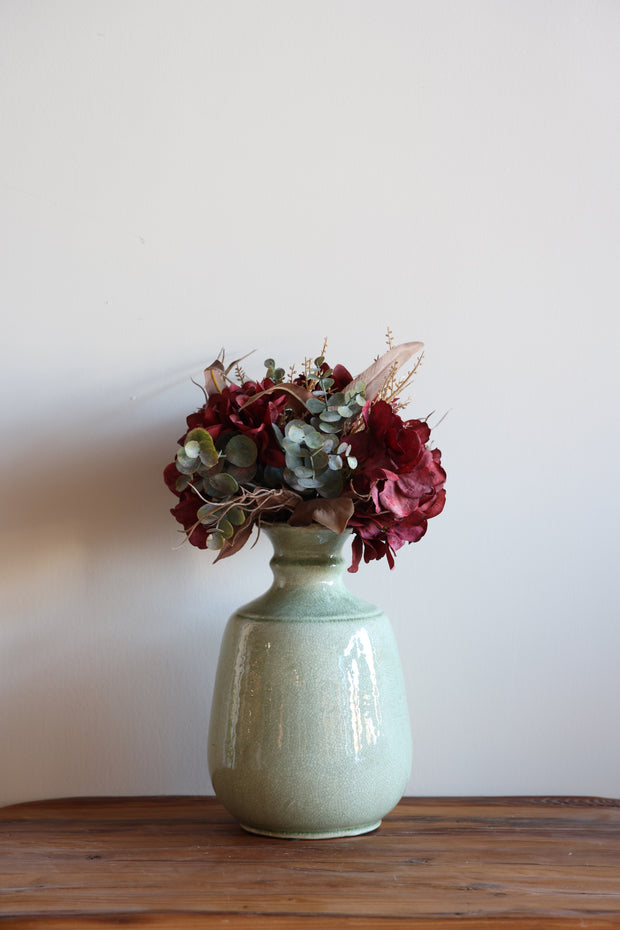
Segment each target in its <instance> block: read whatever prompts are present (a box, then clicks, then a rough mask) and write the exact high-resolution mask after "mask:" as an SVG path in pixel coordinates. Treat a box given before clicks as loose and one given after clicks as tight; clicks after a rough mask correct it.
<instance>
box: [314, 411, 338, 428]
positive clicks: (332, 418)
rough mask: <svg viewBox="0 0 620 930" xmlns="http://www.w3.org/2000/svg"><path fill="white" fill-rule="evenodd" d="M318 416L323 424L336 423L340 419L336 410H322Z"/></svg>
mask: <svg viewBox="0 0 620 930" xmlns="http://www.w3.org/2000/svg"><path fill="white" fill-rule="evenodd" d="M319 416H320V418H321V420H322V421H323V422H324V423H337V422H338V420H340V419H341V417H340V414H339V413H338V411H337V410H330V409H329V408H328V409H327V410H323V411H322V413H320V414H319ZM321 428H322V427H321Z"/></svg>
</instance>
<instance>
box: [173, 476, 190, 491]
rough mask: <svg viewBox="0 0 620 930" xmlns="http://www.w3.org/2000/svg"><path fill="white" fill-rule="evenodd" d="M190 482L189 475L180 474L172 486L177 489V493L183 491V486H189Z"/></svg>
mask: <svg viewBox="0 0 620 930" xmlns="http://www.w3.org/2000/svg"><path fill="white" fill-rule="evenodd" d="M190 483H191V478H190V476H189V475H182V476H181V477H180V478H177V480H176V483H175V485H174V486H175V488H176V490H177V491H178V492H179V493H181V491H184V490H185V488H187V487H189V485H190Z"/></svg>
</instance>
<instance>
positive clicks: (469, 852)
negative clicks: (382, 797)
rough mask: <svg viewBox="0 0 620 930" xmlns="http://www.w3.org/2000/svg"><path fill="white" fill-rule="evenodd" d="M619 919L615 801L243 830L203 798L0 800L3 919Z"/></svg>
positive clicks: (435, 922) (406, 808) (483, 802)
mask: <svg viewBox="0 0 620 930" xmlns="http://www.w3.org/2000/svg"><path fill="white" fill-rule="evenodd" d="M68 925H71V926H73V927H77V926H79V927H85V928H105V927H118V926H123V927H136V928H143V927H153V928H179V930H188V928H201V927H205V928H216V927H217V928H224V927H227V928H235V927H239V928H241V927H242V928H247V930H250V928H257V930H265V928H268V927H273V928H276V930H291V928H294V927H299V926H302V927H304V928H305V930H315V928H319V927H323V928H327V930H329V928H335V927H340V926H341V927H347V928H360V930H365V928H370V927H381V928H384V930H393V928H399V930H403V928H404V927H406V926H413V927H414V930H431V928H433V930H448V928H449V930H458V928H463V930H477V928H481V930H482V928H484V930H488V928H491V927H498V928H502V930H525V928H527V930H547V928H548V930H567V928H573V927H575V928H576V927H579V928H592V930H603V928H604V930H609V928H612V927H613V928H620V801H614V800H605V799H600V798H554V797H549V798H540V797H539V798H438V799H432V798H405V799H403V800H402V801H401V802H400V804H399V805H398V806H397V807H396V808H395V810H394V811H393V812H392V813H391V814H390V815H389V816H388V817H387V818H386V819H385V821H384V822H383V824H382V826H381V827H380V828H379V829H378V830H376V831H375V832H374V833H371V834H366V835H365V836H359V837H350V838H346V839H337V840H278V839H268V838H265V837H260V836H253V835H251V834H247V833H245V832H244V831H243V830H241V828H240V827H239V826H238V825H237V823H236V822H235V821H234V820H233V819H232V818H231V817H230V816H229V815H228V814H227V813H226V812H225V811H224V809H223V808H222V807H221V806H220V804H219V803H218V802H217V801H216V800H215V799H214V798H203V797H153V798H74V799H69V800H54V801H38V802H34V803H29V804H20V805H14V806H12V807H7V808H3V809H0V930H5V928H7V927H10V928H13V927H14V928H16V930H17V928H18V930H25V928H33V930H35V928H36V930H41V928H44V927H45V928H53V930H60V928H64V927H67V926H68Z"/></svg>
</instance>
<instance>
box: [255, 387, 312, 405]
mask: <svg viewBox="0 0 620 930" xmlns="http://www.w3.org/2000/svg"><path fill="white" fill-rule="evenodd" d="M275 391H286V393H287V394H290V395H291V396H292V397H294V398H295V399H296V400H297V401H298V402H299V403H300V404H301V406H302V407H303V408H304V410H305V407H306V401H307V400H308V398H309V397H312V391H309V390H308V389H307V388H305V387H301V385H299V384H289V383H287V382H282V383H281V384H274V385H273V387H270V388H266V389H265V390H264V391H260V392H259V393H258V394H253V395H252V397H250V399H249V400H246V402H245V404H243V406H242V407H240V408H239V409H240V410H244V409H245V408H246V407H249V406H250V404H253V403H254V401H255V400H258V398H259V397H264V396H265V394H273V393H274V392H275Z"/></svg>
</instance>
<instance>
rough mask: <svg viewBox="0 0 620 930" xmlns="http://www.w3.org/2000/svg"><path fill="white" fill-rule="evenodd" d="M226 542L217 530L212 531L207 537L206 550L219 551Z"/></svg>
mask: <svg viewBox="0 0 620 930" xmlns="http://www.w3.org/2000/svg"><path fill="white" fill-rule="evenodd" d="M225 542H226V539H225V538H224V535H223V533H220V532H219V530H214V532H213V533H210V534H209V535H208V536H207V549H221V548H222V547H223V545H224V543H225Z"/></svg>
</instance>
